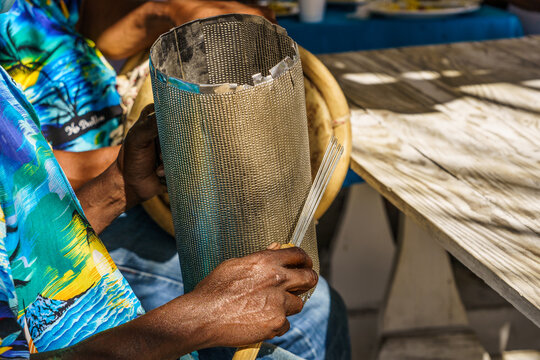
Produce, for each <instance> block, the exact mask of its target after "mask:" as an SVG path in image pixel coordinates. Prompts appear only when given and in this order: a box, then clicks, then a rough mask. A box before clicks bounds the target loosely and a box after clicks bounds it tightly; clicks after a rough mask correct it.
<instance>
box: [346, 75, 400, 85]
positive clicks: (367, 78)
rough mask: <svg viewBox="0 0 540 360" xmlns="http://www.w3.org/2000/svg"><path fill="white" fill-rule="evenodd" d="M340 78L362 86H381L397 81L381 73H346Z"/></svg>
mask: <svg viewBox="0 0 540 360" xmlns="http://www.w3.org/2000/svg"><path fill="white" fill-rule="evenodd" d="M342 78H343V79H345V80H349V81H353V82H355V83H358V84H362V85H382V84H392V83H396V82H397V81H398V80H397V79H396V78H395V77H393V76H390V75H386V74H383V73H348V74H343V75H342Z"/></svg>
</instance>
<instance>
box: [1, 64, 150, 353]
mask: <svg viewBox="0 0 540 360" xmlns="http://www.w3.org/2000/svg"><path fill="white" fill-rule="evenodd" d="M141 313H142V308H141V305H140V303H139V301H138V299H137V298H136V296H135V295H134V294H133V291H132V290H131V288H130V287H129V285H128V283H127V282H126V280H125V279H124V278H123V276H122V275H121V274H120V272H119V270H118V269H117V267H116V265H115V264H114V263H113V261H112V259H111V258H110V256H109V254H108V252H107V250H106V249H105V247H104V246H103V244H102V242H101V241H100V240H99V238H98V237H97V236H96V234H95V233H94V231H93V230H92V227H91V226H90V224H89V223H88V221H87V219H86V218H85V216H84V213H83V211H82V208H81V205H80V204H79V202H78V200H77V198H76V197H75V194H74V192H73V189H72V188H71V186H70V185H69V183H68V181H67V179H66V177H65V175H64V173H63V172H62V170H61V168H60V166H59V165H58V162H57V161H56V159H55V158H54V156H53V152H52V149H51V147H50V145H49V143H48V142H47V141H46V140H45V138H44V137H43V135H42V134H41V131H40V128H39V124H38V118H37V115H36V113H35V111H34V110H33V108H32V106H31V105H30V103H29V102H28V101H27V100H26V99H25V97H24V94H23V93H22V92H21V91H20V89H19V88H18V85H17V84H16V83H15V82H14V81H13V80H12V79H11V78H10V77H9V75H8V74H7V73H6V72H5V71H4V70H3V69H1V68H0V359H15V358H16V359H21V358H28V357H29V354H30V353H33V352H43V351H50V350H56V349H60V348H64V347H67V346H70V345H73V344H76V343H78V342H80V341H82V340H84V339H85V338H87V337H89V336H91V335H94V334H96V333H98V332H101V331H104V330H107V329H110V328H112V327H115V326H118V325H120V324H123V323H125V322H127V321H129V320H132V319H134V318H135V317H137V316H138V315H140V314H141Z"/></svg>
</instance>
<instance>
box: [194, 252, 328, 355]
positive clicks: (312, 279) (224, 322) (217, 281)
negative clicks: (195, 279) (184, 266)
mask: <svg viewBox="0 0 540 360" xmlns="http://www.w3.org/2000/svg"><path fill="white" fill-rule="evenodd" d="M269 249H271V250H265V251H261V252H258V253H255V254H252V255H249V256H246V257H243V258H236V259H231V260H227V261H225V262H223V263H222V264H221V265H219V266H218V267H217V268H216V269H214V271H212V273H210V275H208V276H207V277H206V278H205V279H204V280H203V281H201V283H199V284H198V285H197V287H196V288H195V289H194V290H193V292H191V293H189V294H187V295H186V296H188V297H192V298H195V302H200V304H201V306H200V308H201V310H200V311H201V313H200V314H199V315H198V318H199V319H200V320H201V322H202V323H204V324H205V331H208V332H207V334H208V336H209V338H210V339H211V340H210V343H208V344H207V345H208V346H241V345H247V344H252V343H257V342H259V341H263V340H267V339H270V338H273V337H275V336H281V335H283V334H285V333H286V332H287V330H289V327H290V324H289V321H288V320H287V316H289V315H293V314H297V313H299V312H300V311H301V310H302V307H303V302H302V300H301V299H300V297H299V296H298V295H300V294H302V293H304V292H306V291H308V290H309V289H311V288H313V287H314V286H315V285H316V284H317V281H318V276H317V273H316V272H315V271H313V269H312V266H313V262H312V261H311V258H310V257H309V256H308V255H307V254H306V253H305V252H304V251H303V250H302V249H300V248H288V249H282V250H274V249H275V247H274V248H272V247H269ZM192 300H193V299H192Z"/></svg>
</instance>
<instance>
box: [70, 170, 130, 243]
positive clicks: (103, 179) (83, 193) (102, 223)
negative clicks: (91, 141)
mask: <svg viewBox="0 0 540 360" xmlns="http://www.w3.org/2000/svg"><path fill="white" fill-rule="evenodd" d="M76 194H77V198H78V199H79V202H80V203H81V206H82V208H83V211H84V214H85V215H86V218H87V219H88V221H89V222H90V224H91V225H92V228H93V229H94V231H96V232H97V233H98V234H99V233H101V232H102V231H103V230H104V229H105V228H106V227H107V226H109V224H110V223H111V222H112V221H113V220H114V219H116V218H117V217H118V216H119V215H120V214H122V213H123V212H124V211H126V210H127V208H128V203H127V199H126V192H125V184H124V179H123V177H122V175H121V173H120V171H119V169H118V167H117V166H116V162H113V164H112V165H110V166H109V167H108V168H107V169H106V170H105V171H104V172H103V173H101V174H100V175H99V176H97V177H95V178H94V179H92V180H91V181H88V182H86V183H85V184H84V185H83V186H81V187H80V188H79V189H78V190H77V191H76Z"/></svg>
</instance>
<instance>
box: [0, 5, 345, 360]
mask: <svg viewBox="0 0 540 360" xmlns="http://www.w3.org/2000/svg"><path fill="white" fill-rule="evenodd" d="M232 12H240V13H250V14H256V15H263V16H266V17H268V18H270V19H273V17H272V15H271V14H269V13H268V12H266V11H264V10H262V9H260V8H257V7H250V6H247V5H244V4H240V3H237V2H233V1H228V2H221V1H194V0H184V1H182V0H178V1H168V2H152V1H151V2H142V3H141V2H140V1H132V0H118V1H114V2H111V1H109V0H91V1H82V2H81V1H77V0H16V1H15V4H14V7H13V9H12V10H11V11H10V12H9V13H7V14H3V15H0V64H1V65H2V66H4V67H5V68H6V70H7V71H8V72H9V74H10V75H11V76H12V77H13V78H14V79H15V80H16V82H17V83H19V84H20V85H21V87H22V88H23V90H24V93H25V95H26V96H27V97H28V99H29V100H30V102H31V103H32V104H33V105H34V107H35V110H36V112H37V114H38V117H39V120H40V122H41V130H42V132H43V134H44V135H45V138H46V139H47V141H48V142H49V143H50V144H51V145H52V147H53V149H54V155H55V157H56V158H57V159H58V162H59V163H60V165H61V167H62V169H63V170H64V172H65V173H66V175H67V178H68V179H69V181H70V182H71V184H72V185H73V187H74V188H76V189H77V188H79V187H81V186H82V185H83V184H85V183H86V182H88V181H89V180H91V179H93V178H95V177H96V176H98V175H99V174H100V173H102V172H103V171H104V170H106V169H107V168H108V167H109V166H110V164H111V163H113V162H114V161H115V159H116V158H117V155H118V152H119V150H120V146H119V145H114V144H113V141H112V138H113V137H114V135H115V132H117V131H121V129H119V125H120V122H121V118H122V116H123V113H122V109H121V106H120V105H121V99H120V96H119V95H118V92H117V91H116V73H115V72H114V70H113V69H112V68H111V67H110V66H109V64H108V62H107V61H106V60H105V58H104V57H103V55H102V53H103V54H105V55H106V56H108V57H109V58H111V59H122V58H126V57H128V56H131V55H134V54H137V53H138V52H140V51H141V50H144V49H146V48H148V47H149V46H150V45H151V44H152V43H153V41H154V40H155V39H156V38H157V36H159V35H160V34H161V33H163V32H165V31H167V30H168V29H170V28H171V27H174V26H176V25H180V24H183V23H185V22H187V21H191V20H194V19H196V18H201V17H207V16H213V15H219V14H224V13H232ZM90 39H92V40H90ZM101 229H104V227H102V228H101ZM100 237H101V239H102V240H103V242H104V244H105V246H106V248H107V249H108V250H109V252H110V254H111V257H112V259H113V260H114V262H115V263H116V264H117V266H118V268H119V269H120V271H121V272H122V274H123V275H124V277H125V278H126V279H127V281H128V282H129V284H130V285H131V287H132V288H133V291H134V292H135V294H136V295H137V297H138V298H139V299H140V301H141V302H142V305H143V307H144V308H145V309H146V310H151V309H154V308H156V307H159V306H161V305H163V304H165V303H167V302H169V301H171V300H173V299H175V298H176V297H178V296H179V295H181V294H183V283H182V279H181V274H180V265H179V261H178V255H177V251H176V245H175V241H174V238H172V237H171V236H169V235H168V234H167V233H166V232H165V231H163V230H162V229H161V228H159V226H157V225H156V224H155V223H154V221H153V220H152V219H151V218H150V217H149V216H148V215H147V214H146V212H145V211H144V209H143V208H142V207H141V206H139V205H136V206H134V207H132V208H130V209H129V210H128V211H126V212H125V213H123V214H121V215H120V217H119V218H117V219H116V220H115V221H113V223H112V224H111V225H110V226H108V227H107V228H106V229H104V230H103V232H102V233H101V234H100ZM330 319H333V320H332V322H331V323H330ZM290 321H291V324H292V327H293V329H295V330H294V331H291V332H290V333H288V334H287V335H285V336H283V337H280V338H276V339H274V340H273V342H274V343H275V344H277V345H279V346H281V347H284V348H287V349H289V350H290V351H291V352H293V353H295V354H297V355H299V356H301V357H303V358H307V359H324V358H325V357H327V358H344V359H346V358H348V357H349V353H350V345H349V338H348V328H347V319H346V312H345V307H344V304H343V302H342V301H341V299H340V298H339V296H338V295H337V294H336V293H335V292H334V291H333V290H331V289H330V287H329V286H328V284H327V283H326V281H325V280H324V279H322V278H321V280H320V281H319V285H318V286H317V288H316V290H315V292H314V294H313V296H312V298H311V299H310V301H309V302H308V303H307V305H306V307H305V310H304V312H303V313H302V314H301V315H299V316H296V317H292V318H291V320H290Z"/></svg>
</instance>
